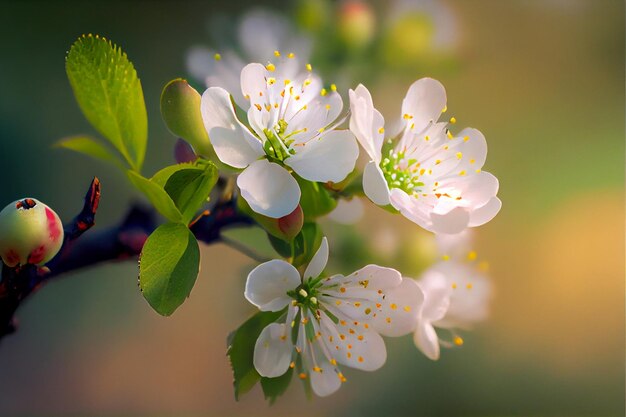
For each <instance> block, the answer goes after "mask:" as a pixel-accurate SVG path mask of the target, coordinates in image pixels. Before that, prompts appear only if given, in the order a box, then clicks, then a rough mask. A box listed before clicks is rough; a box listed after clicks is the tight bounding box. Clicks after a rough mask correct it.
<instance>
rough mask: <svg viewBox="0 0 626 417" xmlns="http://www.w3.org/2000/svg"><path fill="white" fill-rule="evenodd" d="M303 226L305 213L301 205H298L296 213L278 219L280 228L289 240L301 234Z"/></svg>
mask: <svg viewBox="0 0 626 417" xmlns="http://www.w3.org/2000/svg"><path fill="white" fill-rule="evenodd" d="M303 225H304V213H303V212H302V207H301V206H300V204H298V206H297V207H296V209H295V210H294V211H292V212H291V213H289V214H288V215H286V216H283V217H281V218H280V219H278V228H279V229H280V231H281V232H282V233H283V234H284V235H285V237H287V239H289V240H291V239H293V238H294V237H296V236H297V235H298V233H300V230H302V226H303Z"/></svg>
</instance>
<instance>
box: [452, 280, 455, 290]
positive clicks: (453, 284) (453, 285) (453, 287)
mask: <svg viewBox="0 0 626 417" xmlns="http://www.w3.org/2000/svg"><path fill="white" fill-rule="evenodd" d="M452 289H453V290H456V282H453V283H452Z"/></svg>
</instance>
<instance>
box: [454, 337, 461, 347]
mask: <svg viewBox="0 0 626 417" xmlns="http://www.w3.org/2000/svg"><path fill="white" fill-rule="evenodd" d="M454 344H455V345H457V346H463V338H462V337H461V336H456V337H455V338H454Z"/></svg>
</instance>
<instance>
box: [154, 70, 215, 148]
mask: <svg viewBox="0 0 626 417" xmlns="http://www.w3.org/2000/svg"><path fill="white" fill-rule="evenodd" d="M200 100H201V97H200V94H198V92H197V91H196V90H195V89H194V88H193V87H191V86H190V85H189V83H187V81H186V80H183V79H182V78H177V79H175V80H172V81H170V82H169V83H167V85H166V86H165V87H163V92H162V93H161V116H162V117H163V121H165V124H166V126H167V128H168V129H169V131H170V132H172V134H174V135H175V136H179V137H181V138H183V139H185V140H186V141H187V142H189V143H191V145H192V146H193V147H194V149H195V150H196V151H198V152H199V153H201V154H203V155H205V156H215V152H214V151H213V147H212V146H211V142H209V135H208V134H207V131H206V129H205V127H204V122H203V120H202V113H201V110H200Z"/></svg>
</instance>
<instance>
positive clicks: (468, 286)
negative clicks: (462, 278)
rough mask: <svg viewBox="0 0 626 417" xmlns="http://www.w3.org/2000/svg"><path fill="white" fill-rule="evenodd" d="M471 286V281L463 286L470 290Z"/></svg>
mask: <svg viewBox="0 0 626 417" xmlns="http://www.w3.org/2000/svg"><path fill="white" fill-rule="evenodd" d="M472 287H473V285H472V283H469V284H467V285H466V286H465V288H467V289H468V290H471V289H472Z"/></svg>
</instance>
